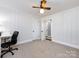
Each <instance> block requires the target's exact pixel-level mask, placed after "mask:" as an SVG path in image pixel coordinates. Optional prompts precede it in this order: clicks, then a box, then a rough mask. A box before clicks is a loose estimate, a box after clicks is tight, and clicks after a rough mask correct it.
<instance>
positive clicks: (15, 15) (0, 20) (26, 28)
mask: <svg viewBox="0 0 79 59" xmlns="http://www.w3.org/2000/svg"><path fill="white" fill-rule="evenodd" d="M15 30H16V31H19V37H18V43H24V42H27V41H32V40H34V39H39V38H40V21H39V20H38V18H36V17H34V16H33V15H30V14H28V13H26V14H25V13H24V14H23V13H20V12H19V11H16V10H13V9H11V8H10V9H8V8H4V7H3V8H2V7H0V31H3V32H6V31H8V32H11V33H13V31H15ZM33 30H34V32H33Z"/></svg>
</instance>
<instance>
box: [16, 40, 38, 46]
mask: <svg viewBox="0 0 79 59" xmlns="http://www.w3.org/2000/svg"><path fill="white" fill-rule="evenodd" d="M33 40H38V39H29V40H24V41H21V42H18V43H17V45H20V44H23V43H28V42H32V41H33Z"/></svg>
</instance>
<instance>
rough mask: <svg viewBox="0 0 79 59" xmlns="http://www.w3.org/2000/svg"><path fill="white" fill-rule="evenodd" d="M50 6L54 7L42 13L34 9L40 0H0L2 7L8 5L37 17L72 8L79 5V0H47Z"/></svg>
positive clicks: (10, 7)
mask: <svg viewBox="0 0 79 59" xmlns="http://www.w3.org/2000/svg"><path fill="white" fill-rule="evenodd" d="M47 1H48V6H50V7H51V8H52V9H51V10H50V11H47V10H46V11H45V14H43V15H41V14H40V13H39V9H34V8H32V6H33V5H34V4H36V5H38V6H39V2H40V0H0V8H1V7H4V8H5V7H6V8H9V9H13V10H17V11H19V12H21V13H28V14H31V15H35V16H37V17H42V16H46V15H50V14H53V13H56V12H60V11H63V10H66V9H70V8H73V7H76V6H79V0H47Z"/></svg>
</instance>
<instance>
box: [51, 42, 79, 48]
mask: <svg viewBox="0 0 79 59" xmlns="http://www.w3.org/2000/svg"><path fill="white" fill-rule="evenodd" d="M52 41H53V42H56V43H59V44H63V45H66V46H69V47H72V48H76V49H79V46H77V45H72V44H68V43H66V42H62V41H57V40H52Z"/></svg>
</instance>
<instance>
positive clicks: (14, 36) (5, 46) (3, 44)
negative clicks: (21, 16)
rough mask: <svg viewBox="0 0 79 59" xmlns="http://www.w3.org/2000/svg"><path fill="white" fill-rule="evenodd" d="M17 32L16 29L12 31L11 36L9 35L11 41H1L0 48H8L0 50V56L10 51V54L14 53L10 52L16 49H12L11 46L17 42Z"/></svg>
mask: <svg viewBox="0 0 79 59" xmlns="http://www.w3.org/2000/svg"><path fill="white" fill-rule="evenodd" d="M18 34H19V32H18V31H14V33H13V35H12V37H11V41H9V42H6V43H2V44H1V48H8V50H2V51H1V58H2V57H3V55H5V54H6V53H8V52H11V53H12V55H14V53H13V52H12V51H13V50H18V48H15V49H13V48H12V47H11V46H12V45H14V44H16V43H17V37H18Z"/></svg>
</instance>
